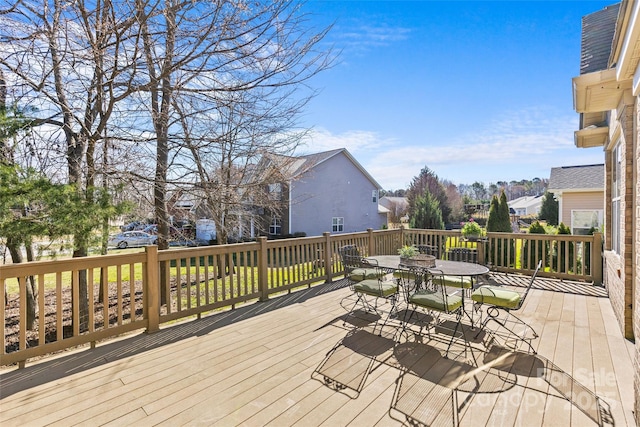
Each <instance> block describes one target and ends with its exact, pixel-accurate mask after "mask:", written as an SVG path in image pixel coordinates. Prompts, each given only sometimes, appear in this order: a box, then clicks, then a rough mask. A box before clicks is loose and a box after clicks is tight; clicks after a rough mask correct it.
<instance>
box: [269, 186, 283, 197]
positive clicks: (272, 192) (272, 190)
mask: <svg viewBox="0 0 640 427" xmlns="http://www.w3.org/2000/svg"><path fill="white" fill-rule="evenodd" d="M269 198H270V199H271V200H282V184H281V183H279V182H276V183H275V184H269Z"/></svg>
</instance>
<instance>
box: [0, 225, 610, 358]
mask: <svg viewBox="0 0 640 427" xmlns="http://www.w3.org/2000/svg"><path fill="white" fill-rule="evenodd" d="M405 244H409V245H428V246H432V247H436V248H438V256H439V257H441V258H447V257H450V256H451V255H452V254H454V253H459V252H460V251H461V250H464V251H466V252H469V253H471V254H472V258H469V259H471V260H473V261H475V262H479V263H482V264H486V265H488V266H490V267H491V268H492V269H493V270H494V271H502V272H516V271H517V272H524V273H530V272H532V271H533V269H534V266H535V265H536V264H537V261H538V260H540V259H542V260H543V266H544V272H543V273H540V274H541V275H546V276H548V277H557V278H563V279H575V280H584V281H588V282H594V283H597V284H599V283H601V280H602V254H601V250H602V236H601V235H600V234H596V235H594V236H568V235H543V234H542V235H539V234H522V233H488V235H487V236H486V237H484V238H482V239H480V240H477V241H471V240H468V239H464V238H463V237H462V235H461V234H460V231H446V230H415V229H396V230H376V231H374V230H367V231H365V232H358V233H344V234H334V235H332V234H330V233H324V234H323V235H322V236H316V237H304V238H294V239H282V240H267V239H266V238H264V237H261V238H258V239H257V241H256V242H249V243H237V244H228V245H214V246H201V247H195V248H182V249H169V250H164V251H158V250H157V247H156V246H148V247H146V248H145V251H144V252H139V253H131V254H126V255H124V254H110V255H104V256H92V257H84V258H72V259H64V260H55V261H37V262H29V263H23V264H9V265H4V266H1V267H0V283H2V284H3V285H4V288H5V304H2V305H1V306H0V314H1V317H2V319H3V325H2V336H3V340H4V343H5V345H4V346H3V349H2V353H1V354H0V359H1V360H0V364H1V365H7V364H13V363H19V364H20V366H21V367H22V366H24V364H25V361H26V360H27V359H30V358H34V357H39V356H42V355H45V354H48V353H52V352H56V351H60V350H64V349H66V348H71V347H76V346H79V345H84V344H91V345H92V346H94V345H95V344H96V342H98V341H100V340H103V339H106V338H109V337H113V336H117V335H120V334H123V333H126V332H131V331H135V330H141V329H144V330H146V331H147V332H154V331H156V330H158V329H159V327H160V325H161V324H166V323H168V322H172V321H177V320H179V319H185V318H189V317H196V316H197V317H200V316H202V315H203V314H206V313H208V312H212V311H214V310H218V309H222V308H227V307H230V308H235V306H236V305H237V304H242V303H247V302H251V301H264V300H267V299H269V298H270V297H272V296H274V295H276V294H278V293H282V292H291V291H292V290H293V289H295V288H299V287H310V286H312V285H314V284H319V283H325V282H331V281H333V280H334V278H336V277H341V276H343V275H344V269H343V266H342V263H341V261H340V257H339V249H340V248H341V247H342V246H345V245H355V246H356V247H357V248H358V250H359V252H360V253H361V254H362V255H363V256H370V255H393V254H397V251H398V248H400V247H401V246H402V245H405ZM465 260H466V258H465Z"/></svg>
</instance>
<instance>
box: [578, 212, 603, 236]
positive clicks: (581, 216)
mask: <svg viewBox="0 0 640 427" xmlns="http://www.w3.org/2000/svg"><path fill="white" fill-rule="evenodd" d="M602 214H603V212H602V210H599V209H593V210H572V211H571V234H576V235H586V234H589V230H591V228H595V229H596V230H599V229H600V226H601V225H602Z"/></svg>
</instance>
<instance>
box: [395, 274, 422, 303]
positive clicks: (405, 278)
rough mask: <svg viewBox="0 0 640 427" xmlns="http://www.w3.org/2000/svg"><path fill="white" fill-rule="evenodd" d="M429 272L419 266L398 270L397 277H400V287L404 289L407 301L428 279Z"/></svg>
mask: <svg viewBox="0 0 640 427" xmlns="http://www.w3.org/2000/svg"><path fill="white" fill-rule="evenodd" d="M426 274H427V272H426V271H425V270H424V269H422V268H419V267H408V268H403V269H401V270H398V271H397V275H396V277H399V279H400V288H401V289H402V293H403V296H404V298H405V301H409V297H411V295H413V294H414V293H415V292H416V291H417V290H418V289H419V288H420V287H421V286H424V285H423V283H424V282H425V280H426Z"/></svg>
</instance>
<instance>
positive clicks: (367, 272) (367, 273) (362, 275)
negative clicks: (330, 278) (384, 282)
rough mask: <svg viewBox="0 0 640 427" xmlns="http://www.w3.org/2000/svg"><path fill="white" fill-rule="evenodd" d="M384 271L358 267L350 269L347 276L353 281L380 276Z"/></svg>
mask: <svg viewBox="0 0 640 427" xmlns="http://www.w3.org/2000/svg"><path fill="white" fill-rule="evenodd" d="M383 275H384V273H381V272H380V270H378V269H375V268H367V267H358V268H354V269H353V270H351V273H350V274H349V278H350V279H351V280H353V281H354V282H360V281H362V280H367V279H378V278H380V277H382V276H383Z"/></svg>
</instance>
